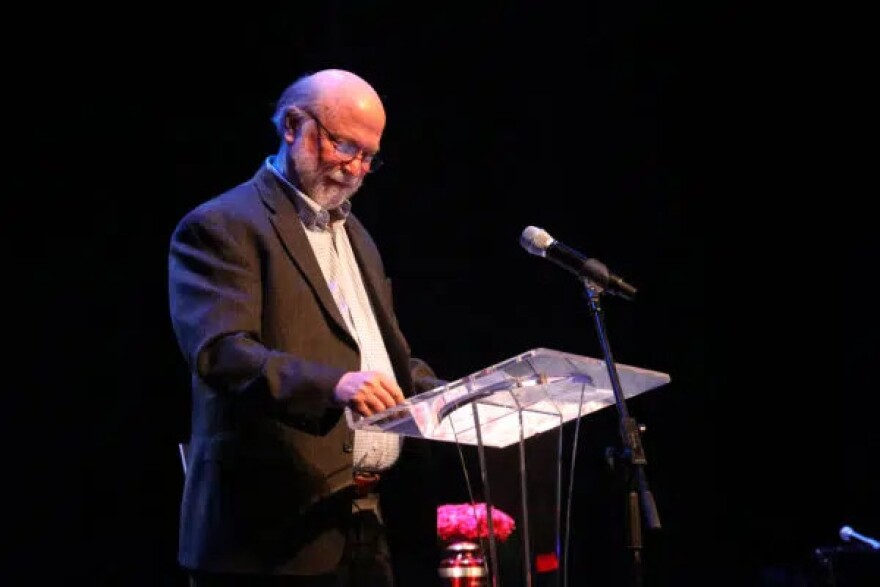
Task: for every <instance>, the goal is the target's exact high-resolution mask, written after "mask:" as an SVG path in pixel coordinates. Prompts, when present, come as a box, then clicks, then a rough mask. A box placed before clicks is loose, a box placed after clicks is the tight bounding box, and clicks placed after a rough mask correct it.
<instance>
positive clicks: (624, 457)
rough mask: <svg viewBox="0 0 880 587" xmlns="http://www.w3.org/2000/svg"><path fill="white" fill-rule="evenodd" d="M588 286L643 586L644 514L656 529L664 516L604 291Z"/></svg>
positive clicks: (637, 582) (629, 534)
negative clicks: (609, 331) (610, 333)
mask: <svg viewBox="0 0 880 587" xmlns="http://www.w3.org/2000/svg"><path fill="white" fill-rule="evenodd" d="M583 282H584V289H585V291H586V295H587V301H588V302H589V307H590V314H591V315H592V316H593V321H594V322H595V326H596V333H597V335H598V337H599V344H600V345H601V346H602V353H603V355H604V357H605V366H606V367H607V369H608V376H609V378H610V379H611V387H612V389H613V391H614V401H615V404H616V405H617V414H618V416H619V420H620V430H619V432H620V438H621V441H622V443H623V447H622V448H621V449H619V450H615V449H614V448H608V449H607V450H606V455H607V456H609V457H612V458H611V459H610V460H611V461H612V466H613V463H614V461H617V462H620V463H621V464H622V465H623V476H624V479H625V481H626V487H627V496H626V538H627V548H628V549H629V550H630V551H631V553H632V585H633V587H641V586H642V580H643V569H642V524H641V516H642V515H644V516H645V522H646V523H647V524H648V527H649V528H651V529H652V530H656V529H659V528H660V516H659V514H658V513H657V506H656V504H655V503H654V496H653V494H652V493H651V490H650V488H649V487H648V479H647V476H646V475H645V465H646V464H647V460H646V459H645V452H644V449H643V448H642V442H641V436H640V433H641V432H642V428H641V426H640V425H639V424H638V423H637V422H636V421H635V419H633V418H632V417H631V416H630V415H629V412H628V410H627V407H626V402H625V400H624V396H623V391H622V390H621V388H620V379H619V378H618V375H617V367H616V366H615V364H614V359H613V358H612V356H611V347H610V345H609V343H608V337H607V335H606V333H605V324H604V319H603V315H602V306H601V304H600V300H599V296H600V295H601V294H602V292H603V291H604V290H603V289H602V288H601V287H599V286H598V285H597V284H596V283H593V282H592V281H590V280H589V279H583Z"/></svg>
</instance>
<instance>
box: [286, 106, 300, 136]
mask: <svg viewBox="0 0 880 587" xmlns="http://www.w3.org/2000/svg"><path fill="white" fill-rule="evenodd" d="M302 118H303V114H302V112H301V111H300V110H299V109H298V108H296V107H294V108H291V109H290V110H288V111H287V114H285V115H284V138H285V139H286V140H287V141H288V142H293V141H294V140H295V139H296V131H297V130H299V125H300V122H301V121H302Z"/></svg>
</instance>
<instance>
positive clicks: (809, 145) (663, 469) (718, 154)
mask: <svg viewBox="0 0 880 587" xmlns="http://www.w3.org/2000/svg"><path fill="white" fill-rule="evenodd" d="M493 4H494V3H493ZM786 16H787V18H788V19H789V20H788V23H787V24H788V25H789V26H782V25H781V24H780V25H778V26H777V25H775V24H773V23H774V22H776V21H775V19H771V18H769V15H768V14H759V13H758V11H748V12H746V11H745V10H743V9H739V10H725V9H723V8H722V7H719V6H715V7H714V8H713V9H712V10H711V11H710V10H709V9H707V8H705V7H703V6H701V5H696V4H695V5H687V4H684V3H673V4H670V5H660V4H658V3H652V2H626V3H614V5H613V6H604V5H596V4H595V3H590V4H588V5H584V6H580V7H562V6H554V5H553V4H552V3H541V4H540V5H532V4H531V3H528V4H526V3H522V4H520V5H513V6H510V5H508V6H501V5H493V6H484V7H476V6H469V7H464V6H462V7H458V8H456V7H452V6H448V5H432V6H419V7H416V6H397V7H394V6H392V5H391V3H381V2H380V3H359V4H353V3H352V4H350V5H349V4H346V3H327V4H323V5H321V6H320V7H313V8H311V9H307V10H306V9H303V8H302V7H299V8H296V7H294V8H289V9H284V8H279V7H272V9H271V10H258V9H257V7H256V6H247V7H243V8H242V7H239V8H235V9H230V10H228V11H226V12H221V13H218V12H216V11H215V12H212V13H210V14H209V13H202V14H195V13H187V14H184V13H182V12H180V11H171V10H169V11H165V12H163V11H159V10H143V9H140V8H139V9H138V11H133V12H128V9H126V10H125V11H122V10H118V11H117V10H115V9H109V8H108V9H103V10H101V11H95V12H93V13H87V12H85V11H82V10H78V11H77V12H67V13H64V12H60V13H59V12H58V11H55V12H53V13H52V15H51V16H49V15H35V18H34V20H33V22H34V23H38V24H39V26H34V27H31V26H27V27H26V31H27V34H26V35H25V39H24V40H23V41H21V42H19V43H18V44H16V45H14V46H13V47H10V55H13V56H17V58H16V59H13V62H14V63H13V64H12V65H11V69H10V71H9V72H8V76H7V81H8V82H9V83H8V86H7V87H8V88H9V90H8V97H11V98H12V99H13V103H14V107H15V109H14V110H10V115H9V116H10V120H9V123H10V124H11V125H15V126H21V127H23V128H24V129H25V131H26V133H25V140H24V141H23V142H21V143H16V144H13V145H10V148H11V150H13V151H14V152H15V154H16V155H18V156H21V157H22V161H20V162H18V161H16V163H20V165H18V166H17V167H16V169H17V170H18V171H17V172H14V173H13V177H14V181H13V183H12V193H11V197H10V203H13V202H14V205H15V207H14V208H12V210H13V211H12V212H10V214H9V215H8V218H9V221H10V226H9V229H8V230H7V234H10V235H15V236H17V235H18V234H19V231H26V232H22V233H21V234H26V235H27V236H26V238H25V239H21V240H19V241H18V242H19V245H17V246H15V247H14V248H13V249H12V250H13V251H15V254H13V255H11V256H12V257H13V259H12V260H11V261H12V262H11V263H10V266H9V271H10V272H9V274H8V276H9V281H8V284H9V289H10V290H13V293H15V294H19V292H21V293H23V300H19V299H18V298H17V297H16V305H13V306H10V310H11V311H10V316H9V318H10V324H11V325H12V324H14V325H16V326H18V325H19V324H21V327H20V329H18V330H15V331H14V332H13V336H11V337H10V338H11V339H13V340H12V341H11V342H12V343H13V346H17V345H18V344H20V343H19V337H18V336H17V334H18V333H21V332H24V333H27V335H26V337H25V338H24V341H22V342H26V344H24V345H21V346H23V347H24V353H23V354H24V356H25V357H26V358H32V359H35V360H36V365H35V366H34V367H32V368H29V369H21V371H23V373H19V374H18V375H17V376H16V377H15V379H16V380H18V379H19V377H20V378H21V380H22V381H23V382H24V383H25V386H24V387H18V388H17V389H24V390H31V389H37V385H38V384H45V388H42V387H41V388H40V389H41V392H40V393H24V394H21V396H23V397H24V399H27V400H31V399H33V400H34V403H35V404H36V405H35V406H34V408H35V410H34V411H33V412H32V413H31V416H32V418H31V419H27V420H21V421H19V422H18V423H25V424H26V426H25V430H27V432H25V433H24V434H23V435H22V436H21V437H19V438H24V439H25V442H24V445H25V446H28V447H30V446H34V447H35V448H36V447H38V446H41V447H45V448H44V449H43V450H41V451H40V452H39V453H35V456H34V457H27V458H25V459H23V461H22V465H23V469H21V470H23V471H25V472H26V475H24V476H23V477H22V479H23V482H22V483H21V484H16V486H18V487H21V488H22V489H23V495H24V496H25V497H26V498H30V497H34V496H37V497H39V498H40V499H39V501H38V502H37V503H38V504H39V505H38V508H37V512H35V513H34V514H28V515H25V516H22V517H21V518H20V520H19V518H16V520H17V521H20V522H21V524H20V525H19V526H16V527H17V528H19V529H20V531H19V533H18V535H19V540H18V543H19V544H21V545H34V546H38V547H39V548H38V549H37V550H35V551H34V553H35V556H34V557H33V558H24V559H20V560H22V561H23V562H25V563H26V564H27V568H28V569H30V570H31V571H32V572H38V573H40V574H43V575H45V573H47V572H52V573H54V572H57V573H58V574H60V575H62V576H65V577H68V578H71V579H72V578H80V579H83V580H84V581H85V582H86V583H87V584H95V585H113V584H119V585H178V584H181V581H182V576H181V575H180V573H179V571H178V569H177V568H176V566H175V562H174V555H175V552H174V549H175V547H176V524H177V518H176V516H177V505H178V499H179V495H180V488H181V483H182V473H181V470H180V464H179V461H178V457H177V453H176V450H177V449H176V443H177V442H178V441H179V440H180V439H181V438H182V437H183V436H184V435H185V433H186V426H187V422H188V420H187V418H188V415H187V413H186V409H187V406H188V397H187V394H188V388H187V376H186V373H185V371H184V369H183V366H182V364H181V361H180V358H179V356H178V354H177V349H176V346H175V343H174V340H173V337H172V335H171V332H170V326H169V321H168V315H167V298H166V252H167V243H168V238H169V235H170V231H171V230H172V228H173V226H174V224H175V222H176V221H177V219H178V218H179V217H180V215H181V214H182V213H183V212H184V211H186V210H188V209H189V208H190V207H192V206H194V205H195V204H196V203H198V202H200V201H202V200H204V199H206V198H208V197H210V196H212V195H214V194H215V193H218V192H219V191H221V190H223V189H226V188H227V187H229V186H231V185H234V184H235V183H238V182H240V181H242V180H244V179H246V178H247V177H249V176H250V175H251V174H252V173H253V172H254V171H255V170H256V168H257V166H258V165H260V164H261V162H262V160H263V158H264V157H265V156H266V155H268V154H269V153H271V152H273V151H274V150H275V148H276V142H275V137H274V135H273V133H272V130H271V125H270V122H269V117H270V115H271V113H272V108H273V101H274V99H275V98H276V97H277V95H278V94H279V93H280V91H281V90H282V89H283V88H284V86H285V85H286V84H287V83H289V82H290V81H291V80H292V79H293V78H294V77H295V76H297V75H299V74H300V73H301V72H304V71H312V70H316V69H320V68H323V67H342V68H347V69H351V70H354V71H356V72H358V73H360V74H361V75H363V76H364V77H365V78H366V79H367V80H369V81H370V82H372V83H373V84H374V85H375V86H376V87H377V89H378V90H379V91H380V93H381V94H382V95H383V97H384V99H385V101H386V107H387V110H388V113H389V124H388V129H387V133H386V136H385V139H384V142H383V151H384V152H385V153H386V155H387V160H388V164H387V166H386V167H385V168H384V169H382V170H381V172H379V173H377V174H376V175H375V176H372V177H370V178H369V180H368V182H367V184H366V185H365V187H364V188H363V190H362V191H361V192H360V193H359V194H358V196H357V197H356V200H355V211H356V213H357V214H358V215H359V216H360V217H361V219H362V220H363V221H364V223H365V224H366V225H367V226H368V228H369V229H371V231H372V233H373V234H374V236H375V238H376V240H377V242H378V244H379V246H380V248H381V249H382V251H383V252H384V255H385V262H386V266H387V269H388V272H389V273H390V274H391V276H392V278H393V280H394V283H395V296H396V303H397V308H398V313H399V317H400V320H401V323H402V326H403V328H404V330H405V331H406V332H407V333H408V336H409V339H410V343H411V346H412V347H413V349H414V351H415V353H416V354H417V355H418V356H420V357H422V358H424V359H426V360H428V361H429V362H430V363H431V364H432V365H433V366H434V367H435V368H436V369H437V371H438V372H440V373H441V374H442V375H444V376H446V377H449V378H454V377H459V376H462V375H465V374H468V373H470V372H472V371H474V370H476V369H478V368H481V367H483V366H486V365H489V364H492V363H495V362H497V361H499V360H502V359H504V358H507V357H509V356H512V355H514V354H517V353H519V352H522V351H524V350H527V349H530V348H535V347H548V348H553V349H558V350H564V351H568V352H573V353H577V354H584V355H590V356H597V357H598V356H600V355H599V352H600V351H599V347H598V344H597V342H596V336H595V331H594V329H593V326H592V323H591V319H590V316H589V313H588V312H587V306H586V303H585V301H584V298H583V295H582V290H581V288H580V285H579V284H578V282H577V281H576V280H574V279H573V278H571V276H569V275H568V274H565V273H564V272H562V271H561V270H560V269H558V268H556V267H554V266H552V265H551V264H550V263H547V262H545V261H542V260H539V259H537V258H536V257H533V256H530V255H528V254H527V253H526V252H525V251H523V250H522V249H521V248H520V246H519V244H518V242H517V241H518V237H519V234H520V232H521V231H522V230H523V228H524V227H525V226H527V225H536V226H540V227H543V228H545V229H547V230H548V231H549V232H550V233H551V234H553V235H554V236H556V237H557V238H559V239H560V240H562V241H563V242H566V243H568V244H569V245H571V246H573V247H575V248H578V249H580V250H581V251H583V252H585V253H586V254H589V255H590V256H595V257H597V258H599V259H601V260H602V261H603V262H605V263H606V264H607V265H608V266H609V267H610V268H612V269H613V270H614V271H616V272H617V273H618V274H620V275H622V276H624V277H625V278H627V279H628V280H629V281H631V282H632V283H633V284H635V285H636V286H637V287H638V288H639V295H638V297H637V298H636V300H635V301H633V302H625V301H623V300H619V299H616V298H606V299H605V300H604V307H605V311H606V323H607V327H608V332H609V336H610V340H611V348H612V349H613V351H614V354H615V358H616V359H617V360H618V361H619V362H621V363H626V364H632V365H639V366H643V367H646V368H650V369H655V370H659V371H664V372H667V373H669V374H670V375H671V377H672V383H671V384H670V385H668V386H665V387H663V388H659V389H657V390H654V391H651V392H649V393H647V394H645V395H643V396H640V397H638V398H636V399H635V400H633V401H632V402H631V404H630V410H631V411H632V413H633V415H634V416H636V417H637V419H638V420H639V421H640V422H642V423H644V424H645V425H646V426H647V433H646V435H645V437H644V442H645V447H646V451H647V456H648V462H649V465H648V476H649V480H650V482H651V485H652V488H653V490H654V493H655V497H656V499H657V503H658V507H659V510H660V515H661V520H662V522H663V523H664V528H663V530H662V531H661V532H659V533H658V534H657V535H651V536H648V537H647V540H646V548H645V550H646V553H645V554H646V568H645V571H646V581H647V583H646V584H648V585H681V584H700V585H709V584H711V585H726V584H730V585H758V584H776V583H773V582H772V581H775V580H781V579H780V577H781V576H787V577H788V578H789V579H791V580H795V578H796V577H798V576H802V577H806V576H808V575H809V574H810V573H811V572H813V566H814V560H813V557H812V555H811V553H812V551H813V549H815V548H816V547H820V546H825V545H835V544H837V543H838V542H839V540H838V538H837V536H836V534H837V530H838V528H839V527H840V526H841V525H843V524H851V525H853V526H854V527H856V529H858V530H861V531H863V532H865V533H866V534H869V535H874V536H876V535H877V534H880V520H878V518H880V515H878V513H880V512H878V506H877V504H876V495H877V493H878V488H880V487H878V483H877V480H876V479H877V478H878V477H880V476H878V475H877V474H876V468H877V467H876V462H877V458H876V449H877V432H876V426H875V421H876V415H875V412H874V406H875V405H876V404H877V402H876V400H875V399H874V396H875V394H876V392H877V389H876V385H875V384H874V382H873V381H874V375H873V370H874V368H875V362H876V358H877V345H876V335H875V332H874V331H875V327H876V309H875V308H874V306H873V302H874V299H873V295H872V290H871V285H870V284H871V281H872V279H871V274H872V273H873V270H874V269H875V268H876V246H875V244H874V240H875V239H874V238H873V235H872V228H873V220H872V217H871V214H870V213H869V209H870V207H869V205H868V201H869V200H870V198H871V197H872V196H873V195H874V194H876V182H875V181H874V180H873V177H872V176H871V174H870V170H869V164H870V159H869V157H868V155H867V153H869V152H871V149H873V148H870V149H863V148H861V147H860V146H859V145H860V144H861V143H862V140H861V138H862V136H863V135H864V136H865V140H870V141H873V136H868V135H869V133H867V132H866V131H863V130H861V129H867V128H868V125H869V123H870V115H869V114H868V113H869V112H870V109H869V108H867V107H866V106H867V105H868V104H869V102H868V101H867V100H865V99H864V98H863V93H862V90H863V88H862V87H861V85H862V84H861V82H860V81H859V75H858V74H859V61H858V59H859V55H860V54H861V53H862V52H863V50H864V48H865V45H866V44H867V41H866V38H867V37H866V36H863V35H862V31H861V27H860V26H859V21H858V19H855V18H852V19H849V20H847V19H844V18H842V15H841V14H834V15H828V14H825V15H818V16H820V18H819V19H816V20H815V21H814V20H812V19H810V22H813V23H818V24H815V26H813V27H812V28H810V27H806V26H804V25H803V22H805V21H806V17H807V16H812V15H806V14H804V13H803V12H801V13H792V14H789V15H786ZM831 17H836V18H831ZM795 23H801V24H800V25H798V26H794V24H795ZM11 24H13V25H22V26H23V25H24V24H25V23H24V22H18V23H16V22H12V23H11ZM28 24H30V23H28ZM819 32H821V33H824V34H818V33H819ZM831 39H833V42H832V41H831ZM16 63H17V64H16ZM18 74H21V75H18ZM874 151H875V149H874ZM21 243H26V244H25V245H24V246H22V244H21ZM17 263H22V264H23V266H24V269H25V271H24V272H21V273H14V272H13V267H16V266H17ZM20 275H24V276H25V278H24V279H23V280H21V278H20V277H19V276H20ZM21 281H24V283H23V287H19V286H17V284H19V283H21ZM19 302H24V303H25V304H27V303H34V304H35V306H36V312H34V313H31V314H28V313H25V312H24V311H19V308H24V307H25V306H24V305H18V304H19ZM34 318H36V320H34ZM15 371H18V369H15ZM43 389H45V391H43ZM17 403H18V402H17ZM22 403H24V402H22ZM615 417H616V415H615V413H614V411H613V410H610V409H609V410H605V411H604V412H601V413H598V414H595V415H593V416H590V417H589V418H588V419H586V420H585V421H583V422H582V428H581V438H580V443H579V446H578V468H577V478H576V483H575V491H576V493H575V495H576V499H575V510H574V511H573V513H572V525H573V535H574V538H575V543H574V544H573V545H572V551H573V553H574V554H573V556H572V563H571V564H572V567H573V569H572V575H573V576H574V577H576V579H574V580H573V583H572V584H586V583H587V582H588V581H591V583H590V584H609V585H615V584H624V579H622V578H621V577H622V576H621V574H620V572H621V567H622V566H623V564H624V562H625V560H626V556H625V552H623V551H622V548H623V546H622V545H623V538H622V529H623V528H622V521H621V520H620V519H619V514H620V513H621V508H622V496H621V495H620V494H619V493H618V492H617V488H616V487H615V486H614V485H613V483H612V480H611V478H610V476H609V474H608V471H607V469H606V468H605V465H604V461H603V460H602V451H603V449H604V447H605V446H607V445H609V444H614V443H616V442H617V436H616V430H615V426H616V421H615ZM33 423H36V424H33ZM47 431H52V432H54V431H60V434H59V435H58V438H57V439H56V438H55V435H54V434H53V435H52V436H51V438H52V441H51V442H50V441H46V442H42V441H37V440H34V438H36V439H39V440H42V439H44V438H45V437H46V433H47ZM570 432H571V430H570V428H567V429H566V430H565V431H564V433H565V434H567V435H568V436H567V437H566V438H570ZM551 447H552V443H548V442H547V441H538V442H537V445H536V449H535V450H534V451H533V452H534V455H530V458H531V459H532V460H530V462H532V463H534V464H533V465H532V466H533V467H535V470H538V471H540V470H541V467H544V468H545V469H546V468H547V467H548V465H547V462H546V461H547V454H548V453H547V451H549V450H550V449H551ZM13 452H18V453H20V452H21V451H19V450H18V449H17V447H16V450H14V451H13ZM37 455H39V456H37ZM456 459H457V456H456V455H455V454H454V453H451V454H450V455H449V462H448V463H445V466H448V467H449V468H450V487H449V488H446V489H447V490H448V491H449V495H450V499H452V498H453V497H459V496H458V495H456V493H457V492H460V490H461V488H460V486H459V485H458V483H459V482H460V478H459V477H458V476H457V475H458V474H459V473H460V472H459V471H458V470H457V469H456V466H457V461H456ZM512 462H513V460H512V458H511V455H510V454H498V455H495V456H494V457H493V463H494V465H493V466H495V467H496V468H497V470H498V475H499V476H500V477H501V478H502V479H506V481H505V482H502V483H501V485H502V487H501V488H499V489H498V490H497V493H498V494H497V495H496V496H495V497H496V498H497V499H498V501H499V502H500V503H502V504H504V505H505V506H507V504H509V507H510V508H515V507H516V499H515V497H514V496H513V493H512V489H511V488H510V487H511V483H513V482H515V481H511V480H512V479H513V480H515V477H512V476H511V475H512V474H511V468H510V467H511V466H512V465H510V463H512ZM505 487H506V489H505ZM545 489H546V488H545ZM537 510H538V511H539V512H544V513H546V503H543V504H542V505H539V506H538V508H537ZM27 511H29V510H27ZM37 520H41V521H40V522H39V523H38V522H37ZM537 525H538V526H540V525H541V522H538V523H537ZM538 530H539V531H540V528H539V529H538ZM792 584H796V583H792Z"/></svg>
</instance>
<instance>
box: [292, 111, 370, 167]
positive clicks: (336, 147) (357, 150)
mask: <svg viewBox="0 0 880 587" xmlns="http://www.w3.org/2000/svg"><path fill="white" fill-rule="evenodd" d="M302 112H304V113H305V114H306V115H308V117H309V118H311V119H312V120H314V121H315V122H316V123H317V124H318V128H319V129H321V130H322V131H323V132H324V134H326V135H327V139H328V140H329V141H330V144H331V145H333V152H334V153H336V154H337V155H339V156H341V157H348V159H343V160H341V161H340V163H343V164H345V163H351V162H352V161H354V160H355V159H357V158H358V157H360V160H361V165H363V166H364V168H365V169H366V172H367V173H373V172H374V171H376V170H377V169H379V168H380V167H382V164H383V163H384V161H383V160H382V158H381V157H380V156H379V151H376V152H375V153H372V154H370V153H367V150H366V149H364V148H363V147H361V146H360V145H358V144H357V143H355V142H354V141H347V140H345V139H341V138H339V137H338V136H336V135H335V134H333V133H332V132H330V131H329V130H328V129H327V127H326V126H324V123H323V122H321V119H320V118H318V117H317V116H316V115H315V114H313V113H312V112H309V111H308V110H306V109H302ZM340 149H345V150H340ZM352 149H353V150H354V154H351V153H350V152H349V153H347V152H346V150H348V151H351V150H352Z"/></svg>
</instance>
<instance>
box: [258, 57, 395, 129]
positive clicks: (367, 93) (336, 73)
mask: <svg viewBox="0 0 880 587" xmlns="http://www.w3.org/2000/svg"><path fill="white" fill-rule="evenodd" d="M291 107H299V108H303V109H305V110H307V111H309V112H313V113H314V114H316V115H318V116H319V117H320V118H321V120H322V122H324V123H325V124H329V123H332V122H338V123H339V124H341V125H346V126H348V125H352V124H354V125H357V126H364V127H367V128H368V129H369V130H371V131H373V132H378V133H379V134H380V135H381V133H382V131H383V129H384V128H385V108H384V106H383V105H382V99H381V98H380V97H379V94H378V93H376V90H374V89H373V87H372V86H371V85H370V84H369V83H367V82H366V80H364V79H363V78H362V77H360V76H358V75H356V74H354V73H352V72H350V71H345V70H343V69H324V70H321V71H318V72H316V73H313V74H310V75H306V76H303V77H301V78H299V79H298V80H296V81H295V82H293V83H292V84H291V85H290V86H288V88H287V89H286V90H284V93H283V94H282V95H281V98H280V99H279V100H278V106H277V108H276V109H275V115H274V116H273V118H272V119H273V122H274V123H275V128H276V130H277V131H278V133H279V135H280V134H282V133H283V132H284V120H285V117H286V115H287V112H288V111H289V110H290V109H291Z"/></svg>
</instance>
